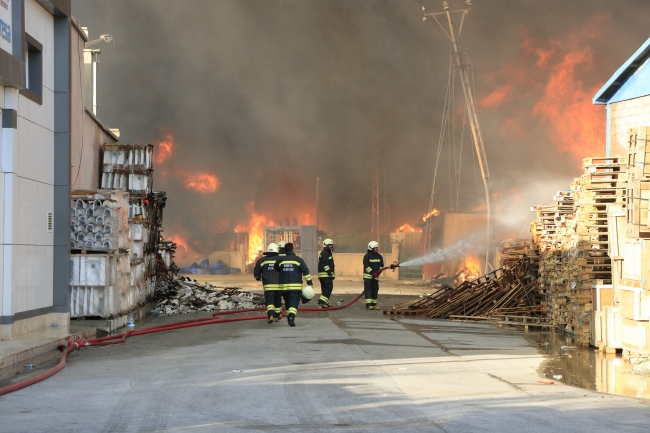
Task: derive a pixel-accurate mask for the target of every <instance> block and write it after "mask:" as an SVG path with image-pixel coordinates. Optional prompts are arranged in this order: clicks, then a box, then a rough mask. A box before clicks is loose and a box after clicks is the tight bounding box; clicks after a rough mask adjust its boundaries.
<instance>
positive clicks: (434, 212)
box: [422, 208, 440, 221]
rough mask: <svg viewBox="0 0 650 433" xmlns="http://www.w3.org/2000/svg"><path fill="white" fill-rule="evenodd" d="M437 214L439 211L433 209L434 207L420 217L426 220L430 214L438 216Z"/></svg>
mask: <svg viewBox="0 0 650 433" xmlns="http://www.w3.org/2000/svg"><path fill="white" fill-rule="evenodd" d="M438 215H440V211H439V210H438V209H435V208H434V209H433V210H432V211H431V212H429V213H425V214H424V216H423V217H422V221H426V220H428V219H429V218H430V217H432V216H438Z"/></svg>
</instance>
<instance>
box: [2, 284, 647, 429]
mask: <svg viewBox="0 0 650 433" xmlns="http://www.w3.org/2000/svg"><path fill="white" fill-rule="evenodd" d="M345 298H346V299H350V297H349V296H348V297H345ZM336 299H337V298H336V297H334V301H336ZM380 302H381V299H380ZM384 302H386V299H384ZM362 308H363V305H362V304H361V303H360V302H359V303H357V304H355V305H354V306H353V307H350V308H348V309H346V310H341V311H337V312H331V313H306V312H303V313H300V314H299V315H298V319H297V324H298V326H296V327H295V328H290V327H288V326H287V323H286V320H283V321H282V322H280V323H276V324H272V325H267V324H266V323H265V321H254V322H241V323H229V324H220V325H209V326H202V327H197V328H191V329H185V330H180V331H172V332H166V333H159V334H152V335H149V336H140V337H134V338H133V339H130V340H128V341H127V343H126V344H125V345H122V346H109V347H107V348H91V349H86V350H83V351H81V352H75V353H74V354H73V355H72V356H71V357H70V361H69V363H68V366H67V367H66V368H65V369H64V370H63V371H61V372H60V373H58V374H57V375H55V376H54V377H52V378H50V379H48V380H46V381H45V382H42V383H41V384H39V385H36V386H32V387H30V388H26V389H23V390H20V391H18V392H15V393H13V394H10V395H7V396H4V397H0V431H3V432H84V433H85V432H215V431H217V432H274V431H292V432H312V431H313V432H395V431H399V432H438V431H442V432H483V431H485V432H522V431H525V432H544V433H549V432H562V433H568V432H585V431H589V432H647V431H648V426H649V425H650V407H649V406H648V402H647V401H642V400H638V399H633V398H627V397H616V396H611V395H606V394H599V393H596V392H590V391H586V390H584V389H579V388H572V387H569V386H566V385H563V384H555V385H540V384H539V383H538V382H537V381H538V380H539V379H541V378H540V376H539V374H538V373H537V370H538V368H539V366H540V363H541V362H542V361H543V356H542V355H541V354H540V353H539V351H538V349H537V348H536V347H535V345H534V343H532V342H531V341H529V340H527V339H525V338H524V337H522V336H521V335H520V334H517V333H515V332H513V331H503V330H499V329H497V328H495V327H494V326H492V325H480V324H479V325H475V324H461V323H452V322H446V321H436V320H429V319H401V320H390V319H388V318H386V317H384V316H382V315H381V312H378V311H365V310H364V309H362ZM186 317H187V316H180V317H179V316H176V317H162V318H157V319H152V320H150V321H149V322H148V323H143V324H141V326H151V325H152V324H158V323H162V322H168V321H175V320H181V319H183V318H186Z"/></svg>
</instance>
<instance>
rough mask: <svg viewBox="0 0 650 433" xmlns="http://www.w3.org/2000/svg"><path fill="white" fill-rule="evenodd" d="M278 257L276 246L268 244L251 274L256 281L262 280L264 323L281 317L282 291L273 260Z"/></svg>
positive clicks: (275, 320)
mask: <svg viewBox="0 0 650 433" xmlns="http://www.w3.org/2000/svg"><path fill="white" fill-rule="evenodd" d="M279 258H280V256H279V255H278V246H277V245H276V244H274V243H271V244H269V246H268V247H267V248H266V252H264V255H263V256H262V257H260V258H259V259H258V260H257V262H256V263H255V269H254V270H253V276H254V277H255V279H256V280H257V281H260V280H261V281H262V285H263V286H264V303H265V304H266V315H267V316H268V319H267V322H266V323H273V322H277V321H279V320H280V317H282V292H281V291H280V282H279V275H278V272H277V271H276V270H275V262H276V261H277V260H278V259H279Z"/></svg>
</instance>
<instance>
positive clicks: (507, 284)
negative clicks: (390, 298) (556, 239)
mask: <svg viewBox="0 0 650 433" xmlns="http://www.w3.org/2000/svg"><path fill="white" fill-rule="evenodd" d="M534 267H535V268H536V265H534ZM533 272H534V270H533V265H531V260H530V259H529V258H528V257H522V258H521V259H519V260H518V261H517V262H516V263H515V264H513V265H512V266H511V267H509V268H499V269H497V270H495V271H492V272H490V273H488V274H486V275H483V276H482V277H480V278H478V279H476V280H473V281H465V282H463V283H461V284H460V285H458V286H457V287H455V288H451V287H447V288H443V289H440V290H438V291H437V292H435V293H433V294H431V295H427V296H425V297H423V298H421V299H418V300H417V301H415V302H410V303H408V304H401V305H396V306H394V307H393V308H392V309H391V310H388V311H384V314H385V315H406V316H409V315H426V316H427V317H431V318H443V319H448V318H453V319H468V318H473V319H476V318H482V319H485V320H492V319H491V317H492V316H494V317H495V319H494V320H493V321H498V320H502V319H503V317H505V316H507V317H509V318H511V317H514V316H526V317H531V316H537V317H539V316H541V315H543V312H544V310H545V308H544V305H541V304H540V303H538V302H536V298H535V296H534V294H535V291H536V290H537V286H536V284H535V278H533ZM521 323H522V324H523V323H524V322H523V321H522V322H521ZM513 324H514V322H513Z"/></svg>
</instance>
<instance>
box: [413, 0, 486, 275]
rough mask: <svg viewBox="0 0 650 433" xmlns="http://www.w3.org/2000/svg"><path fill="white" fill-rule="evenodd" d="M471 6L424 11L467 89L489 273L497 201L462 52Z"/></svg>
mask: <svg viewBox="0 0 650 433" xmlns="http://www.w3.org/2000/svg"><path fill="white" fill-rule="evenodd" d="M465 4H467V9H457V10H450V8H449V2H448V1H446V0H445V1H443V2H442V8H443V9H444V12H433V13H427V12H426V10H425V8H424V6H422V11H423V12H424V17H422V20H423V21H426V20H427V17H433V19H435V20H436V22H437V23H438V25H440V27H441V28H442V30H443V31H444V32H445V34H446V35H447V36H448V37H449V39H450V40H451V43H452V45H453V48H454V52H453V54H454V57H455V59H456V68H458V72H459V75H460V82H461V85H462V87H463V94H464V95H465V104H466V105H467V113H468V117H469V124H470V128H471V130H472V139H473V141H474V147H475V148H476V154H477V155H478V163H479V167H480V168H481V176H482V178H483V186H484V188H485V205H486V208H487V245H486V247H487V250H486V253H485V269H486V272H489V271H490V270H492V269H494V267H493V260H492V256H493V252H492V249H493V248H494V247H495V246H496V241H495V236H496V233H495V231H494V222H493V217H494V216H493V200H492V189H491V186H490V170H489V169H488V162H487V155H486V154H485V145H484V143H483V134H481V127H480V125H479V123H478V115H477V114H476V104H475V103H474V94H473V93H472V90H471V87H470V84H469V78H468V74H467V69H468V67H469V66H470V65H469V63H468V62H467V54H466V53H465V56H463V54H464V53H462V52H461V51H460V49H459V48H458V36H460V33H461V31H462V30H463V22H464V21H465V15H467V13H468V12H469V11H470V8H471V7H472V1H471V0H465ZM452 14H460V15H461V21H460V26H459V28H458V34H456V29H455V28H454V21H453V19H452V18H453V17H452ZM441 15H445V16H446V18H447V23H448V24H449V33H447V31H446V30H445V27H444V26H443V25H442V23H440V21H438V16H441Z"/></svg>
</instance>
